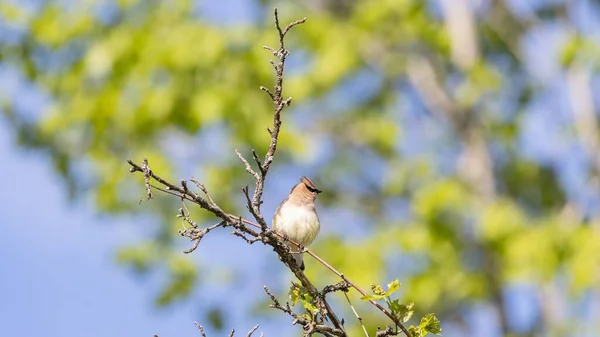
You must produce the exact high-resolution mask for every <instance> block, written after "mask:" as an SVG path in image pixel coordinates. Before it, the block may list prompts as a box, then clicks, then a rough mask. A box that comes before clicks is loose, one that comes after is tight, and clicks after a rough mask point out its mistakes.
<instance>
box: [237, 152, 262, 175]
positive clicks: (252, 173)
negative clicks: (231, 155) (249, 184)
mask: <svg viewBox="0 0 600 337" xmlns="http://www.w3.org/2000/svg"><path fill="white" fill-rule="evenodd" d="M235 153H236V154H237V156H238V158H240V160H241V161H242V163H244V166H245V167H246V171H248V173H250V174H251V175H252V176H253V177H254V178H255V179H256V180H258V179H260V177H259V176H258V173H256V171H254V170H253V169H252V165H250V163H249V162H248V160H246V158H244V156H243V155H242V154H241V153H240V151H238V149H235Z"/></svg>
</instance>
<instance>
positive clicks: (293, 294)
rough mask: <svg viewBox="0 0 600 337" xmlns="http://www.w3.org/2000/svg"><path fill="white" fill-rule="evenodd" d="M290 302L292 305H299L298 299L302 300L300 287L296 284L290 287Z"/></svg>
mask: <svg viewBox="0 0 600 337" xmlns="http://www.w3.org/2000/svg"><path fill="white" fill-rule="evenodd" d="M289 294H290V301H292V305H296V303H298V299H300V286H298V285H297V284H295V283H292V286H291V287H290V293H289Z"/></svg>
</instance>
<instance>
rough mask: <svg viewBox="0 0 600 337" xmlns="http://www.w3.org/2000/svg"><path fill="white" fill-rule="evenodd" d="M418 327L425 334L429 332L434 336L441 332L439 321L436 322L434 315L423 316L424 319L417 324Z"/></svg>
mask: <svg viewBox="0 0 600 337" xmlns="http://www.w3.org/2000/svg"><path fill="white" fill-rule="evenodd" d="M419 327H421V328H422V329H423V330H425V331H427V332H431V333H432V334H436V335H438V334H439V333H440V332H442V327H441V326H440V320H438V319H437V317H435V315H434V314H427V315H425V317H423V318H421V323H419Z"/></svg>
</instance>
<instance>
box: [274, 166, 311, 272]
mask: <svg viewBox="0 0 600 337" xmlns="http://www.w3.org/2000/svg"><path fill="white" fill-rule="evenodd" d="M319 193H321V191H320V190H318V189H317V188H316V187H315V185H314V184H313V183H312V181H310V179H308V178H307V177H302V178H300V183H298V184H296V186H294V187H293V188H292V190H291V191H290V194H289V195H288V197H287V198H285V200H283V201H282V202H281V204H279V207H277V210H276V211H275V215H274V216H273V229H274V230H275V231H276V232H278V233H280V234H282V235H284V236H285V237H287V238H289V239H290V240H292V241H294V242H297V243H299V244H301V245H302V246H304V247H306V246H308V245H310V244H311V243H312V242H313V240H314V239H315V238H316V237H317V234H319V230H320V229H321V224H320V223H319V217H318V216H317V211H316V210H315V199H316V198H317V194H319ZM289 246H290V251H291V253H292V254H293V255H294V259H295V260H296V263H297V264H298V267H300V269H301V270H304V261H303V259H302V252H301V251H300V250H299V249H298V247H296V246H295V245H294V244H292V243H290V244H289Z"/></svg>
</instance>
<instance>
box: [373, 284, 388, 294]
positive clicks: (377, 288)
mask: <svg viewBox="0 0 600 337" xmlns="http://www.w3.org/2000/svg"><path fill="white" fill-rule="evenodd" d="M371 291H373V293H374V294H375V295H381V296H385V295H386V292H385V291H383V288H382V287H381V286H380V285H378V284H375V283H371Z"/></svg>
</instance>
